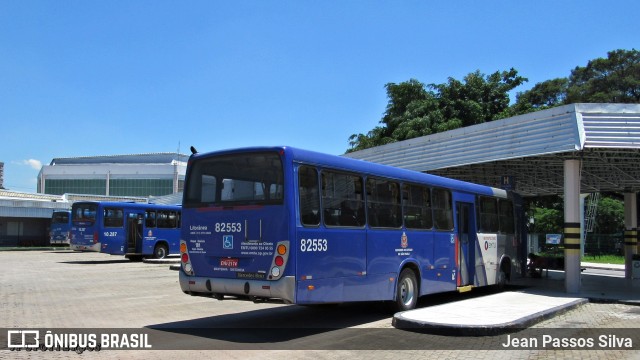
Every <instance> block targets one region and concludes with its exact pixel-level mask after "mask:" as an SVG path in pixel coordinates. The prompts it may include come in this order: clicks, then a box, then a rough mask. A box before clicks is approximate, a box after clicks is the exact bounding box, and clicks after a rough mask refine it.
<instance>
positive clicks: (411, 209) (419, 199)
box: [402, 184, 433, 229]
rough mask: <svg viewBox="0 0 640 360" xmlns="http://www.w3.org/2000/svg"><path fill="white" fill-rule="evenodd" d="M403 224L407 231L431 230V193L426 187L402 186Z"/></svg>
mask: <svg viewBox="0 0 640 360" xmlns="http://www.w3.org/2000/svg"><path fill="white" fill-rule="evenodd" d="M402 188H403V190H402V193H403V211H404V224H405V226H406V227H407V228H409V229H431V228H432V227H433V217H432V216H431V192H430V190H429V188H428V187H425V186H419V185H408V184H404V185H403V186H402Z"/></svg>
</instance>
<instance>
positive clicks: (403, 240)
mask: <svg viewBox="0 0 640 360" xmlns="http://www.w3.org/2000/svg"><path fill="white" fill-rule="evenodd" d="M400 240H401V241H400V246H402V248H403V249H406V248H407V246H409V239H408V238H407V234H406V233H405V232H402V237H401V238H400Z"/></svg>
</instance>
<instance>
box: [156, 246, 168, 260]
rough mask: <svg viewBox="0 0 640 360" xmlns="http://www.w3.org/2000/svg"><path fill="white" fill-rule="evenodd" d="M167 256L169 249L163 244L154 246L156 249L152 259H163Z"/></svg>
mask: <svg viewBox="0 0 640 360" xmlns="http://www.w3.org/2000/svg"><path fill="white" fill-rule="evenodd" d="M168 254H169V249H167V246H166V245H164V244H158V245H156V248H155V249H154V250H153V257H154V258H156V259H164V258H166V257H167V255H168Z"/></svg>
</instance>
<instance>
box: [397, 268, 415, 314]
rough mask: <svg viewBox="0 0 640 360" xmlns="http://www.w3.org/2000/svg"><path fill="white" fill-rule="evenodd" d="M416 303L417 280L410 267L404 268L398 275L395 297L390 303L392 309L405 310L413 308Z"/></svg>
mask: <svg viewBox="0 0 640 360" xmlns="http://www.w3.org/2000/svg"><path fill="white" fill-rule="evenodd" d="M417 303H418V280H417V279H416V274H415V273H414V272H413V270H411V269H404V270H402V272H401V273H400V277H398V285H397V287H396V299H395V300H394V301H393V303H392V304H391V306H392V310H393V311H395V312H398V311H407V310H411V309H414V308H415V307H416V304H417Z"/></svg>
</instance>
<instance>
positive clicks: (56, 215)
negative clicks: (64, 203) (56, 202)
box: [49, 210, 71, 245]
mask: <svg viewBox="0 0 640 360" xmlns="http://www.w3.org/2000/svg"><path fill="white" fill-rule="evenodd" d="M70 230H71V211H70V210H54V211H53V214H52V215H51V228H50V230H49V244H51V245H69V231H70Z"/></svg>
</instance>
